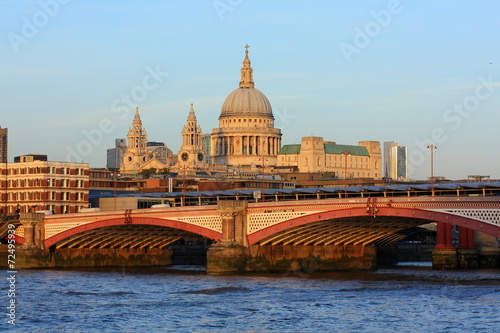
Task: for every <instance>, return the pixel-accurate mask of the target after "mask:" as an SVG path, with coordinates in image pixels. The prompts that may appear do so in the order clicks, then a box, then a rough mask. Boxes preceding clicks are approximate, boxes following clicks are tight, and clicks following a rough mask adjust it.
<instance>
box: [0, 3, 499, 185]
mask: <svg viewBox="0 0 500 333" xmlns="http://www.w3.org/2000/svg"><path fill="white" fill-rule="evenodd" d="M0 6H1V8H2V10H1V11H0V22H2V23H1V25H0V37H1V38H0V47H1V51H0V74H1V76H2V79H1V80H0V89H1V95H0V96H1V98H0V110H1V117H0V126H1V127H2V128H8V131H9V148H8V149H9V154H8V155H9V157H8V158H9V162H12V161H13V160H14V156H19V155H24V154H30V153H34V154H47V155H48V157H49V160H51V161H71V162H82V161H83V162H85V163H89V164H90V166H91V167H93V168H102V167H105V166H106V150H107V149H108V148H113V147H114V142H115V139H117V138H125V137H126V135H127V132H128V129H129V128H130V126H131V123H132V120H133V116H134V111H135V108H136V107H139V111H140V115H141V119H142V122H143V126H144V128H145V129H146V131H147V134H148V140H149V141H160V142H165V143H166V144H167V146H168V147H169V148H170V149H172V150H173V151H174V153H177V151H178V150H179V148H180V145H181V130H182V127H183V126H184V124H185V122H186V119H187V115H188V112H189V108H190V103H194V109H195V112H196V115H197V119H198V123H199V125H200V126H201V128H202V130H203V132H204V133H210V132H211V131H212V129H214V128H217V127H218V117H219V115H220V109H221V106H222V104H223V102H224V100H225V98H226V97H227V95H229V94H230V93H231V92H232V91H233V90H234V89H236V88H237V87H238V83H239V79H240V68H241V65H242V61H243V58H244V51H245V48H244V46H245V45H246V44H248V45H249V46H250V47H249V56H250V59H251V61H252V68H253V70H254V72H253V74H254V81H255V87H256V88H258V89H259V90H260V91H262V92H263V93H264V94H265V95H266V96H267V97H268V99H269V101H270V102H271V105H272V107H273V114H274V116H275V127H277V128H280V129H281V131H282V133H283V137H282V144H293V143H300V140H301V138H302V137H305V136H321V137H323V138H324V139H325V140H328V141H334V142H337V143H342V144H357V143H358V141H366V140H373V141H380V142H381V146H382V145H383V142H385V141H396V142H397V143H398V144H399V145H402V146H406V147H407V149H408V162H409V163H408V164H409V170H408V171H409V177H410V178H412V179H427V177H429V175H430V169H431V167H430V152H429V151H428V150H427V149H426V147H427V146H428V145H430V144H434V145H435V146H436V147H437V148H438V150H436V151H434V175H435V176H443V177H447V178H448V179H464V178H466V177H467V176H468V175H487V176H490V177H491V178H492V179H499V178H500V168H499V166H500V144H499V143H500V130H499V127H498V125H499V124H500V73H499V70H498V69H499V68H500V67H499V66H500V43H499V41H500V40H499V39H500V20H499V19H498V13H499V12H500V2H499V1H495V0H490V1H488V0H484V1H480V2H477V1H462V0H448V1H440V0H433V1H430V0H429V1H415V0H413V1H411V0H400V1H397V0H390V1H388V0H385V1H344V0H337V1H334V0H303V1H299V0H276V1H264V0H198V1H195V0H192V1H167V0H150V1H131V0H130V1H129V0H123V1H119V2H118V1H109V0H101V1H94V0H86V1H83V0H38V1H22V0H13V1H0Z"/></svg>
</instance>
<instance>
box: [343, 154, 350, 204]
mask: <svg viewBox="0 0 500 333" xmlns="http://www.w3.org/2000/svg"><path fill="white" fill-rule="evenodd" d="M342 155H344V197H345V198H347V156H350V155H351V153H350V152H349V150H347V149H345V150H344V151H343V152H342Z"/></svg>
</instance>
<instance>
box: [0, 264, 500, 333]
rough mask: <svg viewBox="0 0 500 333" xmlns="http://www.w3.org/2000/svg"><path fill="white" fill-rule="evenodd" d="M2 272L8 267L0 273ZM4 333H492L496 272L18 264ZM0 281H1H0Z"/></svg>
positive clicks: (497, 318)
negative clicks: (219, 272) (210, 271)
mask: <svg viewBox="0 0 500 333" xmlns="http://www.w3.org/2000/svg"><path fill="white" fill-rule="evenodd" d="M1 273H2V274H3V276H5V277H8V273H7V271H1ZM16 279H17V280H16V296H15V299H16V321H15V323H16V325H15V326H13V325H11V324H8V320H9V318H8V309H7V305H8V300H7V295H6V294H7V290H6V288H7V289H8V284H7V282H5V284H4V288H3V292H2V294H3V295H2V298H1V299H2V302H3V304H4V305H5V306H3V307H2V308H3V309H4V311H3V312H4V314H3V323H2V324H1V326H0V330H4V329H5V330H8V331H12V332H499V327H500V311H499V310H500V270H498V269H496V270H477V271H433V270H431V269H430V267H429V266H428V265H422V264H421V265H420V266H408V265H400V266H397V267H392V268H382V269H379V270H377V271H374V272H335V273H318V272H299V271H297V272H287V273H280V274H264V275H263V274H259V275H245V276H234V275H233V276H213V275H206V274H205V271H204V267H203V266H172V267H165V268H163V267H162V268H140V269H139V268H102V269H72V270H24V271H19V272H17V276H16ZM3 280H4V281H6V279H5V278H4V279H3Z"/></svg>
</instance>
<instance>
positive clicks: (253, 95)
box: [220, 87, 273, 117]
mask: <svg viewBox="0 0 500 333" xmlns="http://www.w3.org/2000/svg"><path fill="white" fill-rule="evenodd" d="M220 115H221V117H224V116H268V117H269V116H271V117H272V116H273V110H272V109H271V103H269V100H268V99H267V97H266V95H264V94H263V93H262V92H261V91H260V90H259V89H256V88H253V87H239V88H237V89H236V90H234V91H233V92H232V93H230V94H229V96H227V98H226V100H225V101H224V104H222V110H221V114H220Z"/></svg>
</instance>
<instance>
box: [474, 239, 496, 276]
mask: <svg viewBox="0 0 500 333" xmlns="http://www.w3.org/2000/svg"><path fill="white" fill-rule="evenodd" d="M475 241H476V246H477V252H478V261H479V267H481V268H498V267H500V248H499V247H498V242H497V239H496V238H495V237H493V236H490V235H487V234H485V233H482V232H476V233H475Z"/></svg>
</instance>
